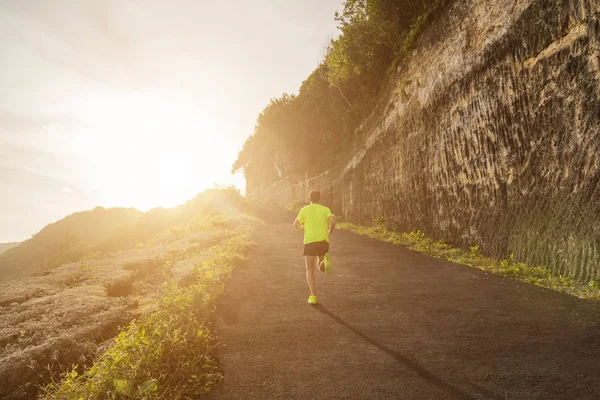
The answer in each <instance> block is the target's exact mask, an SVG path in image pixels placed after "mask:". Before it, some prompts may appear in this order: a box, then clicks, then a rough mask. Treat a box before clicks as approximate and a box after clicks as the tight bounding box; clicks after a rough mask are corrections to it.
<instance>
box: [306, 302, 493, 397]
mask: <svg viewBox="0 0 600 400" xmlns="http://www.w3.org/2000/svg"><path fill="white" fill-rule="evenodd" d="M315 308H316V309H317V310H318V311H320V312H321V313H323V314H325V315H327V316H328V317H329V318H331V319H332V320H334V321H335V322H337V323H338V324H340V325H343V326H345V327H346V328H348V329H349V330H351V331H352V332H354V333H355V334H356V335H358V336H359V337H360V338H362V339H363V340H364V341H366V342H367V343H369V344H371V345H373V346H375V347H377V348H378V349H379V350H381V351H383V352H384V353H386V354H388V355H389V356H390V357H392V358H394V359H395V360H396V361H398V362H399V363H401V364H404V365H405V366H406V367H407V368H409V369H411V370H413V371H414V372H415V373H416V374H417V375H419V376H420V377H421V378H423V379H425V380H427V381H429V382H431V383H433V384H434V385H435V386H437V387H438V388H440V389H441V390H443V391H445V392H447V393H449V394H451V395H453V396H455V397H456V398H457V399H465V400H466V399H475V397H473V396H471V395H470V394H468V393H465V392H464V391H462V390H461V389H459V388H457V387H455V386H452V385H451V384H449V383H448V382H445V381H444V380H443V379H441V378H439V377H437V376H435V375H433V374H432V373H431V372H429V371H427V370H426V369H425V368H423V367H422V366H420V365H419V364H417V363H416V362H414V361H412V360H411V359H409V358H407V357H405V356H403V355H402V354H400V353H398V352H397V351H394V350H392V349H390V348H389V347H386V346H384V345H382V344H381V343H379V342H377V341H376V340H375V339H373V338H371V337H369V336H367V335H365V334H364V333H362V332H361V331H359V330H358V329H356V328H354V327H353V326H352V325H350V324H348V323H347V322H346V321H344V320H343V319H341V318H340V317H338V316H337V315H335V314H334V313H332V312H331V311H329V310H328V309H327V308H325V307H323V306H322V305H321V304H317V305H315ZM465 383H466V384H468V385H470V386H472V387H473V388H474V389H475V390H477V391H478V392H480V393H481V394H483V395H484V396H486V397H488V398H490V399H494V400H504V398H503V397H502V396H500V395H497V394H496V393H493V392H491V391H489V390H487V389H485V388H482V387H480V386H478V385H476V384H474V383H471V382H465Z"/></svg>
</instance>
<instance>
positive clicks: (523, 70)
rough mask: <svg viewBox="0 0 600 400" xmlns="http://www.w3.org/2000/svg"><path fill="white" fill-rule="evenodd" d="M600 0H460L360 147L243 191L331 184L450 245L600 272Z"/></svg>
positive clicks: (581, 274)
mask: <svg viewBox="0 0 600 400" xmlns="http://www.w3.org/2000/svg"><path fill="white" fill-rule="evenodd" d="M599 16H600V0H490V1H473V0H464V1H462V0H456V1H455V2H454V4H453V5H452V6H450V7H449V8H448V9H447V10H446V12H445V13H444V15H443V16H441V17H440V18H439V19H438V20H437V21H436V22H435V23H433V24H432V25H431V26H430V27H429V28H427V30H426V31H425V32H424V33H423V35H422V36H421V37H420V39H419V40H418V42H417V46H416V48H415V49H414V50H413V51H412V52H411V54H409V56H408V57H406V58H405V59H404V60H403V61H402V62H401V63H400V64H399V66H398V69H397V74H396V76H395V78H394V79H393V82H392V84H391V85H390V87H389V88H388V95H387V97H386V98H385V101H381V102H380V104H379V106H378V107H377V109H376V111H375V112H374V113H373V115H372V116H371V117H370V118H369V119H368V120H367V121H365V123H364V124H363V126H362V127H360V128H359V130H358V131H357V132H356V134H355V135H356V138H357V139H356V141H355V147H354V150H353V152H352V156H351V157H349V158H348V159H347V160H346V162H344V163H343V165H339V166H338V167H337V168H336V169H333V170H330V171H328V172H326V173H324V174H323V175H321V176H319V177H315V178H312V179H308V180H306V179H299V178H294V177H286V178H284V179H283V180H281V181H279V182H277V183H275V184H273V185H271V186H270V187H252V185H250V184H249V185H248V187H247V193H248V194H249V195H250V196H251V197H261V198H264V199H268V200H272V201H275V202H278V203H280V204H289V203H292V202H294V201H298V200H301V199H304V198H306V196H307V193H308V191H309V190H311V189H319V190H321V191H322V192H323V195H324V199H323V200H324V203H326V204H328V205H330V206H331V207H332V209H333V210H334V212H336V213H337V214H339V215H342V216H344V217H346V218H348V219H350V220H353V221H356V222H361V223H370V222H371V221H372V220H373V219H374V218H377V217H380V216H383V217H384V218H385V219H386V220H387V221H388V223H389V224H390V225H391V227H392V228H394V229H397V230H402V231H407V230H416V229H420V230H422V231H423V232H425V233H426V234H428V235H430V236H432V237H434V238H436V239H445V240H447V241H448V242H449V243H452V244H454V245H458V246H462V247H467V246H472V245H479V246H480V247H481V249H482V250H483V252H484V253H485V254H488V255H491V256H494V257H506V256H508V255H509V254H514V255H515V258H516V259H518V260H520V261H524V262H527V263H528V264H532V265H543V266H546V267H548V268H550V269H552V270H553V271H554V272H556V273H561V274H566V275H570V276H573V277H576V278H578V279H581V280H589V279H599V278H600V22H599Z"/></svg>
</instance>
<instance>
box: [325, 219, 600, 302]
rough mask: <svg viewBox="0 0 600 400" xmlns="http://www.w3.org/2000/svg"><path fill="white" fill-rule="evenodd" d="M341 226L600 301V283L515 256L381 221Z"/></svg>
mask: <svg viewBox="0 0 600 400" xmlns="http://www.w3.org/2000/svg"><path fill="white" fill-rule="evenodd" d="M337 227H338V228H339V229H344V230H348V231H351V232H355V233H358V234H359V235H365V236H369V237H371V238H373V239H377V240H381V241H383V242H387V243H392V244H395V245H400V246H405V247H408V248H410V249H412V250H415V251H418V252H420V253H423V254H427V255H430V256H433V257H437V258H441V259H444V260H448V261H452V262H455V263H457V264H462V265H468V266H470V267H473V268H477V269H480V270H482V271H488V272H491V273H494V274H498V275H502V276H507V277H510V278H514V279H518V280H520V281H521V282H525V283H529V284H533V285H537V286H541V287H545V288H548V289H552V290H556V291H558V292H562V293H568V294H570V295H573V296H577V297H580V298H583V299H590V300H600V284H599V283H598V282H597V281H593V280H592V281H589V282H578V281H574V280H573V279H572V278H569V277H566V276H562V275H554V274H553V273H552V271H550V270H549V269H547V268H545V267H532V266H530V265H527V264H525V263H522V262H518V261H515V259H514V256H513V255H511V256H510V257H509V258H508V259H504V260H496V259H492V258H489V257H486V256H484V255H483V254H482V253H481V251H480V250H479V247H477V246H474V247H471V248H470V250H468V251H466V250H462V249H458V248H455V247H452V246H450V245H449V244H447V243H445V242H443V241H435V240H433V239H431V238H429V237H427V236H425V234H424V233H423V232H421V231H416V232H404V233H402V232H394V231H391V230H388V229H386V228H385V226H384V224H383V223H381V221H379V222H376V223H375V225H374V226H371V227H364V226H359V225H355V224H352V223H349V222H340V223H338V224H337Z"/></svg>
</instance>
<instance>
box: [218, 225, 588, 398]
mask: <svg viewBox="0 0 600 400" xmlns="http://www.w3.org/2000/svg"><path fill="white" fill-rule="evenodd" d="M292 219H293V218H292ZM253 240H254V242H255V243H256V245H255V246H254V247H253V249H251V251H250V252H249V256H248V261H247V262H246V263H245V264H244V265H243V266H240V267H239V268H238V270H236V272H235V273H234V275H233V276H232V278H231V280H230V282H229V283H228V286H227V289H226V294H225V295H224V296H223V298H222V299H221V300H220V302H219V305H218V307H217V313H216V322H215V325H216V326H215V330H216V333H217V335H218V337H219V340H220V342H221V343H222V345H223V347H222V348H221V349H220V351H219V354H218V355H219V357H220V359H221V361H222V363H223V367H224V370H225V378H224V380H223V381H222V383H221V384H219V385H218V386H217V388H216V389H215V390H214V391H213V392H212V393H211V394H210V395H209V398H210V399H228V400H231V399H304V400H318V399H544V400H547V399H569V400H575V399H600V304H598V303H592V302H588V301H584V300H580V299H577V298H574V297H571V296H568V295H564V294H560V293H557V292H554V291H551V290H546V289H543V288H539V287H536V286H533V285H527V284H524V283H520V282H517V281H514V280H511V279H507V278H503V277H499V276H495V275H491V274H488V273H485V272H482V271H479V270H476V269H473V268H469V267H466V266H461V265H457V264H453V263H450V262H446V261H442V260H439V259H435V258H432V257H428V256H425V255H422V254H419V253H416V252H414V251H411V250H408V249H405V248H402V247H397V246H393V245H390V244H386V243H381V242H378V241H375V240H372V239H369V238H366V237H363V236H358V235H355V234H352V233H349V232H342V231H336V232H334V234H333V236H332V238H331V249H332V250H331V253H332V256H333V259H334V265H335V272H334V274H333V275H331V276H326V275H324V274H321V273H319V272H317V287H316V289H317V298H318V305H317V306H311V305H309V304H308V303H307V299H308V295H309V293H308V287H307V285H306V281H305V278H304V273H305V272H304V261H303V257H302V238H301V233H300V232H295V231H294V230H293V229H292V227H291V221H289V223H286V224H269V225H266V226H264V227H261V228H259V229H258V230H257V231H256V232H255V234H254V238H253Z"/></svg>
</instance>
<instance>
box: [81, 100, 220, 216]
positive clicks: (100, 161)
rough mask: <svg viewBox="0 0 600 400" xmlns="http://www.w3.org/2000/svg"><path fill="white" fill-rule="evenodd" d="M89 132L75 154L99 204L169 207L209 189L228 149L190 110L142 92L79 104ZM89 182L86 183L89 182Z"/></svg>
mask: <svg viewBox="0 0 600 400" xmlns="http://www.w3.org/2000/svg"><path fill="white" fill-rule="evenodd" d="M80 107H81V108H80V115H81V117H82V118H83V119H84V121H85V124H86V126H87V128H86V129H85V130H84V131H83V132H80V135H79V140H78V145H77V148H78V150H77V151H78V154H79V155H80V156H82V157H83V158H84V161H85V162H86V164H87V166H88V169H87V170H86V171H82V174H85V176H88V177H89V176H92V177H93V182H90V187H91V188H92V189H93V190H94V191H96V192H98V193H99V194H100V195H101V197H102V199H101V201H102V202H103V203H102V204H106V205H108V206H110V205H123V206H133V207H136V208H138V209H141V210H147V209H149V208H152V207H156V206H164V207H171V206H174V205H177V204H180V203H182V202H184V201H185V200H188V199H189V198H192V197H193V196H194V195H195V194H197V193H198V192H199V191H201V190H203V189H205V188H207V187H211V186H212V184H213V182H214V181H217V180H218V178H217V177H215V176H213V175H212V174H213V173H214V171H215V168H214V165H216V164H219V163H221V164H222V162H223V160H222V159H221V157H220V154H222V153H223V152H224V150H225V149H224V146H226V145H227V144H226V143H225V142H224V141H223V140H222V139H220V138H221V137H222V135H219V133H218V132H217V129H216V125H215V124H214V123H213V122H212V121H210V120H208V119H207V118H206V117H205V116H204V115H199V114H198V113H197V112H194V111H193V109H192V108H191V107H190V106H187V105H182V104H178V103H176V102H173V101H169V99H166V98H163V97H160V96H156V95H151V94H144V93H127V94H119V95H118V94H101V95H100V94H93V95H90V96H88V97H86V98H85V99H84V100H83V101H82V102H81V103H80ZM88 179H89V178H88Z"/></svg>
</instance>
